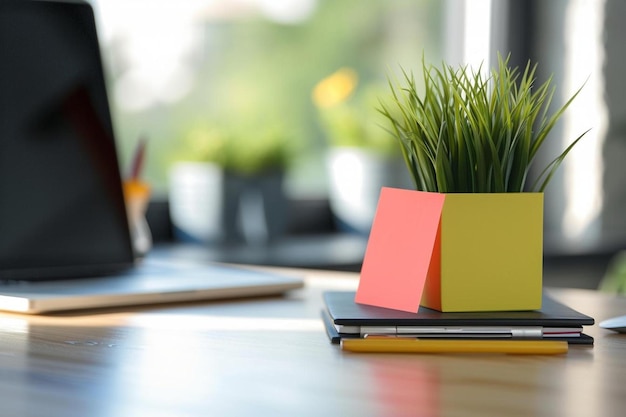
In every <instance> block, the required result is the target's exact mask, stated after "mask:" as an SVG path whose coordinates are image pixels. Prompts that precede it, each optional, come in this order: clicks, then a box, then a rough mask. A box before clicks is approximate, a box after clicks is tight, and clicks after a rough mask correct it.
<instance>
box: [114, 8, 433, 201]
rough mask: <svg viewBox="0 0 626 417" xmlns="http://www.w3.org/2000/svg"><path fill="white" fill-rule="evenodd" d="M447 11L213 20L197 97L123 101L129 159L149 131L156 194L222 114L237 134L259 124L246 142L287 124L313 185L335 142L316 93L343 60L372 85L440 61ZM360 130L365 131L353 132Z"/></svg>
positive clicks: (122, 134)
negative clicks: (141, 103)
mask: <svg viewBox="0 0 626 417" xmlns="http://www.w3.org/2000/svg"><path fill="white" fill-rule="evenodd" d="M442 9H443V5H442V2H440V1H438V0H368V1H366V2H364V1H360V0H341V1H333V0H318V2H317V4H316V8H315V10H314V12H313V14H312V15H311V16H310V18H308V19H307V20H306V21H303V22H301V23H298V24H280V23H276V22H272V21H270V20H267V19H265V18H263V17H262V16H260V15H259V16H248V17H245V18H241V19H230V20H213V21H207V22H206V23H205V26H204V27H203V28H202V29H203V31H204V33H203V42H204V44H205V51H204V53H203V54H201V56H200V57H197V59H196V60H195V61H194V62H195V64H194V65H195V66H196V68H195V80H194V82H195V84H194V87H193V89H192V92H191V93H190V94H188V95H187V96H186V97H184V98H183V99H182V100H180V101H178V102H176V103H173V104H171V105H160V106H157V107H152V108H150V109H148V110H145V111H142V112H135V113H126V112H124V111H123V110H122V109H120V108H114V117H115V122H116V129H117V133H118V138H119V139H120V145H121V146H120V151H121V156H122V161H127V160H128V159H129V155H131V153H132V150H133V149H134V146H135V144H136V139H137V137H138V136H139V135H146V136H147V137H148V138H149V148H148V153H147V155H148V160H147V164H146V177H147V178H148V179H149V180H150V181H151V182H152V183H153V186H154V188H155V189H156V190H157V191H158V190H159V189H162V190H164V189H165V188H166V185H167V170H168V169H169V167H170V166H171V164H172V163H173V162H174V160H175V159H176V158H179V157H182V156H183V155H187V156H186V157H194V156H189V154H190V150H189V149H185V147H186V146H188V142H187V140H186V139H185V138H186V137H187V136H188V135H189V132H190V131H192V130H193V129H195V128H196V127H197V126H207V128H208V129H210V128H211V126H212V125H211V122H213V121H215V122H216V123H217V124H218V125H219V126H221V127H233V128H235V129H231V130H233V131H237V132H241V131H243V130H244V129H239V128H240V127H241V126H242V125H243V124H245V125H246V126H249V127H250V126H252V127H254V128H251V129H248V131H250V132H252V133H251V134H250V136H249V137H248V138H247V139H246V140H247V141H248V142H247V145H246V146H252V143H254V141H256V140H259V141H260V140H262V139H261V136H262V135H257V134H254V131H257V132H259V131H269V130H271V129H272V126H284V129H285V132H288V136H286V137H287V140H288V141H289V142H290V146H289V151H288V152H287V153H286V154H288V155H289V157H290V158H291V160H292V161H291V164H290V165H289V167H290V169H291V171H292V175H295V176H296V177H297V178H298V179H297V180H296V182H298V183H299V184H300V183H301V184H302V187H304V188H306V187H307V186H310V184H308V185H307V182H314V181H319V179H320V178H323V173H321V172H320V171H321V170H323V161H322V159H323V158H322V156H323V153H324V150H325V148H326V146H327V144H328V138H327V137H326V134H325V131H324V130H323V126H321V124H320V118H319V114H318V112H317V109H316V107H315V105H314V103H313V101H312V99H311V92H312V90H313V88H314V87H315V85H316V84H317V83H318V82H319V80H321V79H323V78H324V77H326V76H328V75H329V74H331V73H333V72H334V71H336V70H337V69H338V68H341V67H350V68H354V70H355V71H357V73H358V74H359V83H360V85H361V86H363V87H365V86H368V85H370V84H380V83H381V82H384V81H385V80H386V75H387V73H388V71H389V68H392V67H396V66H397V65H402V66H404V67H406V68H412V67H415V68H418V67H419V63H420V62H421V57H422V54H425V55H426V56H428V57H429V59H433V60H438V59H440V57H441V49H442V48H441V39H442V21H443V18H442V13H443V11H442ZM140 23H141V22H138V24H140ZM114 81H115V80H113V82H114ZM339 111H340V110H338V112H339ZM355 111H356V110H346V114H345V116H341V117H346V120H347V118H348V117H349V116H350V114H349V113H350V112H355ZM368 111H370V109H365V108H363V109H361V110H359V112H361V114H359V115H358V116H357V115H355V114H353V115H352V116H354V117H355V118H356V117H359V118H373V117H377V116H378V114H377V112H376V110H375V106H374V107H372V108H371V114H368ZM337 117H339V115H338V116H337ZM355 120H356V119H355ZM198 121H201V122H200V123H198ZM372 126H374V128H376V129H378V128H379V127H378V126H375V125H372ZM207 134H210V133H209V132H207ZM237 135H239V133H237ZM351 135H352V136H351V137H352V138H353V139H354V138H355V137H356V136H355V135H356V133H355V130H354V129H352V133H351ZM348 136H349V135H348ZM242 142H243V139H242ZM286 154H285V153H283V154H282V155H286ZM281 158H282V156H281ZM246 164H248V166H250V167H251V166H252V165H253V163H252V162H251V161H249V162H247V163H246ZM313 188H315V187H314V186H313Z"/></svg>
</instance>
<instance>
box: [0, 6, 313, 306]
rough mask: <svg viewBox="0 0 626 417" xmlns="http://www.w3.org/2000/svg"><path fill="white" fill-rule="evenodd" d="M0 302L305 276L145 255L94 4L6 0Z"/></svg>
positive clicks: (248, 288)
mask: <svg viewBox="0 0 626 417" xmlns="http://www.w3.org/2000/svg"><path fill="white" fill-rule="evenodd" d="M0 56H1V57H2V58H1V59H0V310H10V311H19V312H22V313H42V312H50V311H57V310H70V309H78V308H95V307H108V306H120V305H131V304H145V303H155V302H157V303H163V302H169V301H185V300H198V299H215V298H224V297H242V296H254V295H265V294H281V293H284V292H285V291H288V290H291V289H295V288H299V287H301V286H302V285H303V281H302V280H301V279H299V278H297V277H286V276H282V275H275V274H270V273H261V272H256V271H251V270H249V269H243V268H242V269H239V268H234V267H222V266H217V265H215V264H208V263H207V264H198V263H197V264H190V263H183V262H176V261H168V262H165V261H160V260H158V259H151V257H150V256H148V258H147V259H145V260H138V258H137V256H136V254H135V252H134V250H133V246H132V241H131V236H130V231H129V224H128V219H127V213H126V207H125V203H124V197H123V191H122V180H121V175H120V169H119V163H118V158H117V151H116V147H115V137H114V129H113V125H112V121H111V115H110V110H109V104H108V99H107V93H106V84H105V76H104V72H103V67H102V61H101V57H100V49H99V43H98V37H97V30H96V24H95V19H94V13H93V10H92V7H91V6H90V5H89V4H88V3H85V2H82V1H44V0H1V1H0Z"/></svg>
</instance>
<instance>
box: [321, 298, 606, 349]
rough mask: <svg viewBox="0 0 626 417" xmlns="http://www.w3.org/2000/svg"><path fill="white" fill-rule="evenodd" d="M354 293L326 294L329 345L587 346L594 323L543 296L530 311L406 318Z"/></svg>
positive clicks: (423, 311)
mask: <svg viewBox="0 0 626 417" xmlns="http://www.w3.org/2000/svg"><path fill="white" fill-rule="evenodd" d="M354 297H355V293H354V292H326V293H324V302H325V304H326V309H325V310H323V311H322V318H323V320H324V324H325V326H326V331H327V333H328V337H329V338H330V340H331V342H332V343H340V342H341V340H343V339H350V338H352V339H353V338H364V337H368V336H400V337H415V338H420V339H426V338H428V339H480V340H492V339H498V340H500V339H513V340H556V341H566V342H568V343H569V344H581V345H592V344H593V338H592V337H590V336H588V335H586V334H584V333H583V326H590V325H593V324H594V319H593V318H591V317H589V316H586V315H584V314H582V313H579V312H578V311H576V310H573V309H571V308H569V307H567V306H565V305H563V304H561V303H559V302H557V301H556V300H554V299H552V298H550V297H549V296H548V295H544V298H543V303H542V308H541V309H540V310H535V311H505V312H503V311H499V312H465V313H442V312H439V311H436V310H431V309H428V308H425V307H420V309H419V311H418V312H417V313H408V312H404V311H399V310H391V309H386V308H381V307H374V306H369V305H363V304H357V303H355V302H354Z"/></svg>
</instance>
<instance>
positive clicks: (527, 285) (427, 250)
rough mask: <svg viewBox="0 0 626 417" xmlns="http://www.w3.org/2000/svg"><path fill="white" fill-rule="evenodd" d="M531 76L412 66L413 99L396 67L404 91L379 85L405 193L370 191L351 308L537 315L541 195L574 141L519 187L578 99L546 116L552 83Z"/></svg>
mask: <svg viewBox="0 0 626 417" xmlns="http://www.w3.org/2000/svg"><path fill="white" fill-rule="evenodd" d="M535 69H536V66H531V65H530V63H529V64H528V65H527V66H526V67H525V69H524V70H523V71H520V70H519V69H518V68H510V67H509V65H508V59H503V58H502V57H498V63H497V67H496V68H494V69H492V70H491V72H490V74H489V76H487V77H485V76H483V75H482V73H481V72H480V71H472V70H471V69H470V68H468V67H461V68H454V67H452V66H449V65H446V64H444V65H443V67H442V68H441V69H438V68H435V67H433V66H429V65H427V64H426V63H424V64H423V93H422V94H419V91H418V85H417V83H416V81H415V78H414V76H412V75H410V74H407V73H406V72H404V71H403V76H404V79H403V82H404V85H402V84H401V83H399V82H396V83H394V82H390V88H391V98H390V100H387V101H381V106H380V111H381V113H382V114H383V115H384V116H385V117H386V118H387V119H388V120H389V122H390V123H391V126H392V128H391V129H390V132H391V133H392V134H393V136H394V137H395V138H396V139H397V142H398V143H399V145H400V149H401V150H402V154H403V157H404V161H405V163H406V166H407V167H408V170H409V172H410V173H411V176H412V178H413V180H414V183H415V189H416V190H414V191H406V190H393V189H386V190H383V193H381V197H380V200H379V206H378V211H377V214H376V218H375V220H374V226H373V229H372V234H371V235H370V240H369V242H368V248H367V251H366V255H365V259H364V262H363V267H362V268H363V269H362V276H361V282H360V285H359V291H358V292H357V301H358V302H363V303H366V304H374V305H379V306H383V307H390V308H398V309H401V310H408V311H416V309H417V308H418V307H419V305H420V303H421V305H424V306H426V307H430V308H434V309H437V310H441V311H481V310H491V311H495V310H534V309H538V308H540V307H541V299H542V269H543V268H542V258H543V249H542V245H543V192H544V190H545V187H546V185H547V184H548V182H549V180H550V178H551V177H552V175H553V174H554V172H555V170H556V169H557V168H558V167H559V165H560V163H561V162H562V161H563V159H564V158H565V157H566V155H567V154H568V153H569V151H570V150H571V149H572V148H573V147H574V146H575V144H576V143H577V142H578V141H579V140H580V139H581V138H582V137H583V136H584V133H583V134H582V135H580V136H579V137H578V138H576V139H575V140H573V141H572V143H571V144H570V145H569V146H568V147H567V148H566V149H565V150H564V151H563V152H562V153H561V154H560V155H558V156H557V157H556V158H555V159H554V160H553V161H552V162H551V163H550V164H548V165H547V166H546V167H545V168H544V169H543V171H542V172H541V175H539V177H538V179H537V180H536V181H535V182H534V183H533V184H529V183H528V181H529V170H530V167H531V166H532V164H533V161H534V160H535V157H536V156H537V153H538V151H539V149H541V146H542V145H543V144H544V143H545V141H546V140H547V138H548V134H549V132H550V131H551V129H552V128H553V127H554V126H555V124H556V122H557V121H558V119H559V118H560V116H561V115H562V114H563V112H564V111H565V109H566V108H567V107H568V106H569V104H570V103H571V102H572V100H574V98H575V97H576V95H577V94H578V92H576V93H575V94H574V95H573V96H572V97H571V98H570V99H569V100H568V101H567V102H566V103H565V104H564V105H563V106H562V107H560V108H559V109H557V110H556V111H555V112H554V113H550V108H549V107H550V103H551V100H552V96H553V94H554V88H553V87H552V81H551V79H550V80H548V81H546V82H545V83H543V84H541V85H536V79H535ZM578 91H580V90H578ZM408 193H410V194H408ZM416 260H417V262H416Z"/></svg>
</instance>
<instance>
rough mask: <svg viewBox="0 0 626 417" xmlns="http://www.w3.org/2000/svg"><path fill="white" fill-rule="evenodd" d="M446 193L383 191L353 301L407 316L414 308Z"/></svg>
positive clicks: (433, 253)
mask: <svg viewBox="0 0 626 417" xmlns="http://www.w3.org/2000/svg"><path fill="white" fill-rule="evenodd" d="M444 200H445V195H444V194H440V193H429V192H423V191H414V190H402V189H397V188H388V187H383V189H382V190H381V193H380V198H379V200H378V208H377V210H376V216H375V218H374V222H373V223H372V229H371V231H370V236H369V240H368V242H367V249H366V251H365V257H364V259H363V266H362V268H361V278H360V281H359V288H358V290H357V293H356V298H355V301H356V302H357V303H360V304H368V305H373V306H378V307H385V308H391V309H395V310H403V311H409V312H413V313H415V312H417V310H418V309H419V305H420V301H421V298H422V293H423V291H424V285H425V284H426V277H427V275H428V270H429V267H430V265H431V261H432V260H433V259H434V260H435V261H436V259H438V252H437V251H439V250H440V248H439V247H437V246H436V245H435V242H436V241H437V233H438V229H439V222H440V220H441V213H442V210H443V203H444Z"/></svg>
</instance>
